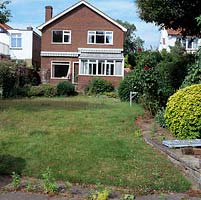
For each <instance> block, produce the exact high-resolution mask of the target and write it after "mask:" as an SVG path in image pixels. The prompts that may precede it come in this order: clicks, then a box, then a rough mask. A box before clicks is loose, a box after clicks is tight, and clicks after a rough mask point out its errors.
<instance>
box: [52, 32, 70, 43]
mask: <svg viewBox="0 0 201 200" xmlns="http://www.w3.org/2000/svg"><path fill="white" fill-rule="evenodd" d="M52 42H53V43H59V44H60V43H61V44H70V43H71V31H69V30H53V31H52Z"/></svg>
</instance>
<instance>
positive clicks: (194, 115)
mask: <svg viewBox="0 0 201 200" xmlns="http://www.w3.org/2000/svg"><path fill="white" fill-rule="evenodd" d="M165 121H166V125H167V126H168V127H169V129H170V131H171V132H172V133H173V134H174V135H175V136H176V137H178V138H181V139H185V138H188V139H191V138H192V139H193V138H200V137H201V84H196V85H192V86H189V87H186V88H183V89H181V90H178V91H177V92H176V93H175V94H174V95H172V96H171V97H170V98H169V99H168V103H167V107H166V110H165Z"/></svg>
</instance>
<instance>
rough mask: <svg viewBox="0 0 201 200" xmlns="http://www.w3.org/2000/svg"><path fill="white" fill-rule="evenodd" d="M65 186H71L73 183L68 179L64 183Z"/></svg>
mask: <svg viewBox="0 0 201 200" xmlns="http://www.w3.org/2000/svg"><path fill="white" fill-rule="evenodd" d="M64 184H65V186H66V188H71V187H72V186H73V184H72V183H71V182H69V181H68V180H67V181H66V182H65V183H64Z"/></svg>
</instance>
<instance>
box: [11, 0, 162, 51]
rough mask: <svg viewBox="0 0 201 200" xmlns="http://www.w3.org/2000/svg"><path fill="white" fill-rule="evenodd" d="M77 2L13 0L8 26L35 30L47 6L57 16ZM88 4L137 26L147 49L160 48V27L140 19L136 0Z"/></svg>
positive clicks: (42, 18) (92, 0)
mask: <svg viewBox="0 0 201 200" xmlns="http://www.w3.org/2000/svg"><path fill="white" fill-rule="evenodd" d="M77 2H78V0H12V1H11V3H10V4H9V6H8V9H10V10H11V14H12V18H11V20H10V22H9V23H8V24H9V25H10V26H11V27H13V28H26V27H27V26H32V27H33V28H34V29H35V28H36V27H37V26H39V25H41V24H42V23H43V22H44V14H45V10H44V7H45V6H47V5H51V6H52V7H53V9H54V10H53V16H55V15H56V14H58V13H60V12H62V11H63V10H65V9H66V8H68V7H70V6H72V5H73V4H75V3H77ZM88 2H89V3H90V4H92V5H93V6H95V7H96V8H98V9H100V10H101V11H102V12H104V13H106V14H107V15H109V16H110V17H111V18H113V19H120V20H123V21H128V22H130V23H133V24H135V26H136V28H137V32H136V34H137V35H138V36H140V37H141V38H142V39H143V40H144V41H145V48H146V49H150V48H151V47H152V48H153V49H156V48H157V47H158V45H159V36H160V32H159V31H158V27H156V26H154V25H153V24H147V23H145V22H143V21H141V20H140V19H139V17H138V14H137V8H136V6H135V3H134V0H88Z"/></svg>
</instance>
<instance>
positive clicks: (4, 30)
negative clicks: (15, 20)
mask: <svg viewBox="0 0 201 200" xmlns="http://www.w3.org/2000/svg"><path fill="white" fill-rule="evenodd" d="M10 28H11V27H10V26H8V25H6V24H0V58H3V57H9V55H10V48H9V37H10V36H9V35H10V34H9V32H8V29H10Z"/></svg>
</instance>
